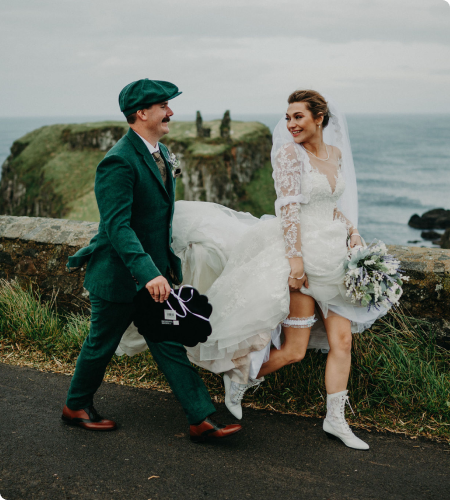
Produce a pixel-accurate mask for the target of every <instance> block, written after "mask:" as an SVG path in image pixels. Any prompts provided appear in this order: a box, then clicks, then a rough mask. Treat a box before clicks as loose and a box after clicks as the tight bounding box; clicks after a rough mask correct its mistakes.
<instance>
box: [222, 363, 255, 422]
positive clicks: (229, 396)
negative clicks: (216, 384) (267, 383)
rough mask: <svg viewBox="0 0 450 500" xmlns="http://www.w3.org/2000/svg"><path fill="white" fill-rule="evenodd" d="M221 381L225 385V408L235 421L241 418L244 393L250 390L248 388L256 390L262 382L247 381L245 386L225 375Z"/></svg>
mask: <svg viewBox="0 0 450 500" xmlns="http://www.w3.org/2000/svg"><path fill="white" fill-rule="evenodd" d="M223 381H224V383H225V406H226V407H227V408H228V410H229V411H230V413H231V414H232V415H234V416H235V417H236V418H237V419H239V420H241V418H242V406H241V401H242V398H243V397H244V394H245V391H246V390H247V389H250V387H255V386H256V388H258V386H259V384H260V383H261V382H262V380H260V379H256V380H252V379H249V380H248V383H247V384H238V383H237V382H233V381H232V380H231V379H230V377H229V376H228V375H227V374H226V373H225V374H224V376H223Z"/></svg>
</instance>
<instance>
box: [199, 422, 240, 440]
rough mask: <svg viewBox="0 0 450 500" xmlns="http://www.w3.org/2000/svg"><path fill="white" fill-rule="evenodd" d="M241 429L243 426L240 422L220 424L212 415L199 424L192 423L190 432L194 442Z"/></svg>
mask: <svg viewBox="0 0 450 500" xmlns="http://www.w3.org/2000/svg"><path fill="white" fill-rule="evenodd" d="M240 430H242V426H241V425H239V424H230V425H224V424H219V423H218V422H216V421H214V420H213V419H212V418H211V417H208V418H205V420H203V422H201V423H200V424H198V425H191V426H190V427H189V434H190V438H191V441H193V442H194V443H204V442H205V441H206V440H207V439H220V438H224V437H228V436H231V435H232V434H236V432H239V431H240Z"/></svg>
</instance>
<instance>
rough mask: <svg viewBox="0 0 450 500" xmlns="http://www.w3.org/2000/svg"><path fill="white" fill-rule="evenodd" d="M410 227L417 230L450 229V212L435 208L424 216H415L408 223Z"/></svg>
mask: <svg viewBox="0 0 450 500" xmlns="http://www.w3.org/2000/svg"><path fill="white" fill-rule="evenodd" d="M408 226H410V227H414V228H415V229H447V228H450V210H445V209H444V208H434V209H433V210H429V211H428V212H425V213H424V214H423V215H422V216H420V215H418V214H414V215H413V216H412V217H411V218H410V219H409V222H408Z"/></svg>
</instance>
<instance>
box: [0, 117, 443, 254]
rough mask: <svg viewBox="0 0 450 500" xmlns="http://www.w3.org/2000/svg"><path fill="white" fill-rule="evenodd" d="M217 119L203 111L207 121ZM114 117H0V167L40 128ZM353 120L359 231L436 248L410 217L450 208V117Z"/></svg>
mask: <svg viewBox="0 0 450 500" xmlns="http://www.w3.org/2000/svg"><path fill="white" fill-rule="evenodd" d="M216 118H219V117H218V116H212V115H208V114H204V115H203V119H204V120H209V119H216ZM232 118H233V119H235V120H246V121H260V122H262V123H264V124H265V125H267V126H268V127H269V128H270V129H271V130H273V128H274V127H275V125H276V124H277V122H278V120H279V119H280V116H279V115H257V114H253V115H250V114H247V115H234V114H233V113H232ZM111 119H118V117H117V115H116V116H113V117H112V116H77V117H70V116H66V117H40V118H36V117H31V118H19V117H15V118H0V165H1V164H3V162H4V160H5V159H6V157H7V156H8V155H9V153H10V147H11V145H12V143H13V142H14V141H15V140H16V139H18V138H20V137H22V136H23V135H25V134H26V133H27V132H30V131H32V130H34V129H36V128H38V127H41V126H43V125H52V124H55V123H83V122H95V121H103V120H111ZM119 119H120V118H119ZM174 119H175V117H174ZM177 119H179V120H193V119H194V116H186V115H182V116H178V117H177ZM347 122H348V128H349V134H350V141H351V145H352V149H353V157H354V161H355V169H356V177H357V182H358V197H359V225H358V226H359V232H360V233H361V234H362V235H363V237H364V238H365V240H366V241H367V242H370V241H372V240H374V239H380V240H382V241H384V242H385V243H387V244H396V245H416V246H427V247H429V246H432V243H431V242H428V241H425V240H423V239H422V238H421V236H420V233H421V231H420V230H417V229H413V228H411V227H409V226H408V220H409V219H410V217H411V216H412V215H413V214H415V213H417V214H419V215H421V214H423V213H424V212H426V211H427V210H431V209H433V208H445V209H450V115H436V114H435V115H406V114H405V115H382V114H380V115H373V114H371V115H364V114H358V115H356V114H355V115H348V116H347ZM0 175H1V172H0ZM441 232H442V231H441Z"/></svg>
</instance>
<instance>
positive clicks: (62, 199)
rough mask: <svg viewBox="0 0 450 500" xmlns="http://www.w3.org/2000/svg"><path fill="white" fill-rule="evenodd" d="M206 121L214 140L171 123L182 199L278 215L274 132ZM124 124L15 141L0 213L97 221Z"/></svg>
mask: <svg viewBox="0 0 450 500" xmlns="http://www.w3.org/2000/svg"><path fill="white" fill-rule="evenodd" d="M220 123H221V121H220V120H214V121H211V122H205V123H204V126H206V127H208V128H211V137H208V138H198V137H197V136H196V126H195V123H194V122H171V124H170V134H169V135H167V136H166V137H165V138H163V140H162V142H164V143H165V144H166V145H167V146H168V147H169V149H170V150H171V151H172V152H174V153H175V154H177V155H178V156H179V157H180V159H181V163H182V167H183V172H184V173H183V176H182V178H181V182H180V181H178V182H177V199H191V200H207V201H213V202H217V203H222V204H225V205H228V206H230V207H232V208H235V209H238V210H245V211H250V212H252V213H254V214H255V215H261V214H263V213H273V202H274V198H275V194H274V190H273V182H272V179H271V167H270V161H269V156H270V144H271V142H270V131H269V130H268V128H267V127H266V126H265V125H263V124H261V123H257V122H235V121H232V122H231V138H230V139H229V140H226V139H223V138H222V137H220V131H219V129H220ZM127 130H128V125H127V124H126V123H124V122H113V121H110V122H97V123H83V124H69V125H68V124H65V125H51V126H46V127H41V128H39V129H37V130H34V131H33V132H30V133H29V134H27V135H25V136H24V137H22V138H20V139H18V140H17V141H15V142H14V144H13V146H12V147H11V155H10V156H9V157H8V158H7V160H6V161H5V163H4V165H3V170H2V172H3V173H2V180H1V188H0V191H1V197H0V214H8V215H28V216H40V217H56V218H67V219H73V220H87V221H93V222H95V221H98V220H99V214H98V210H97V205H96V201H95V195H94V179H95V171H96V166H97V164H98V163H99V162H100V160H101V159H102V158H103V157H104V155H105V153H106V152H107V151H108V150H109V149H110V148H111V147H112V146H113V145H114V144H115V143H116V142H117V141H118V140H119V139H120V138H121V137H122V136H123V135H124V134H125V133H126V132H127Z"/></svg>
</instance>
